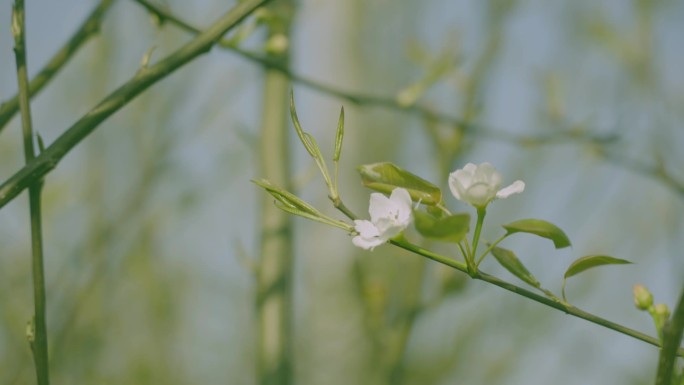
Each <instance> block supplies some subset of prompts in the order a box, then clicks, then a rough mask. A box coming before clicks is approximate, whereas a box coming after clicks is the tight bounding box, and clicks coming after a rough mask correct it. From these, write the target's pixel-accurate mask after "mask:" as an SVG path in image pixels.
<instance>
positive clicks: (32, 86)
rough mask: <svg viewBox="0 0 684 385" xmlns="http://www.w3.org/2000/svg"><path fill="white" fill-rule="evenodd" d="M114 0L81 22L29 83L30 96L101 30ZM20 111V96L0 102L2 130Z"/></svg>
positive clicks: (95, 10) (0, 127)
mask: <svg viewBox="0 0 684 385" xmlns="http://www.w3.org/2000/svg"><path fill="white" fill-rule="evenodd" d="M113 2H114V0H102V1H101V2H100V4H99V5H98V6H97V8H95V9H94V10H93V12H92V13H91V14H90V16H88V18H87V19H86V20H85V21H84V22H83V24H81V26H80V27H79V28H78V30H77V31H76V32H75V33H74V34H73V35H72V36H71V38H70V39H69V41H67V43H66V44H65V45H64V46H63V47H62V48H61V49H60V50H59V51H57V53H56V54H55V55H54V56H52V58H51V59H50V61H48V63H47V64H46V65H45V67H43V69H42V70H41V71H40V72H39V73H38V74H37V75H36V76H35V77H34V78H33V80H31V82H30V83H29V88H28V94H29V98H31V97H33V96H34V95H36V94H37V93H38V92H40V91H41V90H42V89H43V87H45V86H46V85H47V84H48V83H49V82H50V80H52V78H53V77H54V76H55V75H56V74H57V73H58V72H59V71H60V70H61V69H62V67H64V65H65V64H66V63H68V62H69V59H71V58H72V57H73V56H74V55H75V54H76V52H77V51H78V50H79V49H80V48H81V46H83V44H85V43H86V42H87V41H88V40H90V38H91V37H93V36H95V35H96V34H97V32H98V31H99V30H100V25H101V24H102V18H103V16H104V14H105V13H106V11H107V10H108V9H109V7H110V6H111V5H112V4H113ZM17 111H19V96H18V95H15V96H13V97H12V98H10V99H8V100H6V101H5V102H4V103H2V104H0V132H2V130H3V128H5V126H6V125H7V123H9V121H10V120H11V119H12V118H13V117H14V115H15V114H16V113H17Z"/></svg>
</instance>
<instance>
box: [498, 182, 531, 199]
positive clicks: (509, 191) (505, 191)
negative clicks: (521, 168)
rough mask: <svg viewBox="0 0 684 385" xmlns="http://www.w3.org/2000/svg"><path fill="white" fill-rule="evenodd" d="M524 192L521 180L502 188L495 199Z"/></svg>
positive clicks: (523, 183)
mask: <svg viewBox="0 0 684 385" xmlns="http://www.w3.org/2000/svg"><path fill="white" fill-rule="evenodd" d="M524 190H525V182H523V181H521V180H516V181H515V182H513V184H511V185H510V186H508V187H504V188H502V189H501V190H499V192H498V193H496V197H497V198H499V199H504V198H508V197H509V196H511V195H513V194H519V193H521V192H523V191H524Z"/></svg>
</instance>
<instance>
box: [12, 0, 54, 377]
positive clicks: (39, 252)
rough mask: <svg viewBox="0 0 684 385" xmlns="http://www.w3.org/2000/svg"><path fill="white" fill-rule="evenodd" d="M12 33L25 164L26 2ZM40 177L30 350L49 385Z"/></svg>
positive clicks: (28, 141)
mask: <svg viewBox="0 0 684 385" xmlns="http://www.w3.org/2000/svg"><path fill="white" fill-rule="evenodd" d="M12 34H13V35H14V53H15V57H16V62H17V83H18V86H19V110H20V112H21V126H22V134H23V139H24V157H25V159H26V163H30V162H31V161H32V160H33V158H35V150H34V145H33V127H32V122H31V107H30V104H29V82H28V75H27V70H26V67H27V64H26V62H27V61H26V34H25V24H24V1H23V0H16V1H15V3H14V8H13V12H12ZM41 184H42V181H41V180H35V181H33V183H32V184H31V185H30V186H29V211H30V216H31V250H32V257H31V266H32V270H33V303H34V315H33V320H32V325H33V330H32V337H31V339H32V340H31V341H30V342H31V350H32V351H33V359H34V361H35V365H36V378H37V382H38V385H49V384H50V370H49V361H48V337H47V326H46V324H47V322H46V318H47V315H46V302H47V300H46V298H45V297H46V294H45V271H44V266H43V234H42V224H41V209H40V190H41Z"/></svg>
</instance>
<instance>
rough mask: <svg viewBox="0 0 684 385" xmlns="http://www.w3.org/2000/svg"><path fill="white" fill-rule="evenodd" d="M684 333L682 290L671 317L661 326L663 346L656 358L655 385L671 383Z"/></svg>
mask: <svg viewBox="0 0 684 385" xmlns="http://www.w3.org/2000/svg"><path fill="white" fill-rule="evenodd" d="M683 333H684V290H682V294H681V295H680V296H679V303H678V304H677V308H675V311H674V313H673V314H672V318H670V320H669V321H667V323H666V324H665V327H664V328H663V347H662V348H661V349H660V358H659V359H658V374H657V375H656V382H655V383H656V385H671V383H672V373H673V371H674V364H675V361H676V359H677V354H678V353H677V347H679V344H680V343H681V341H682V334H683Z"/></svg>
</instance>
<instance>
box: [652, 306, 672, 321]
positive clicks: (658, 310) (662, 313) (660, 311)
mask: <svg viewBox="0 0 684 385" xmlns="http://www.w3.org/2000/svg"><path fill="white" fill-rule="evenodd" d="M653 313H654V314H655V315H656V316H657V317H660V318H662V319H663V320H666V319H668V318H670V308H668V307H667V305H665V304H664V303H659V304H657V305H655V307H654V311H653Z"/></svg>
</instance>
